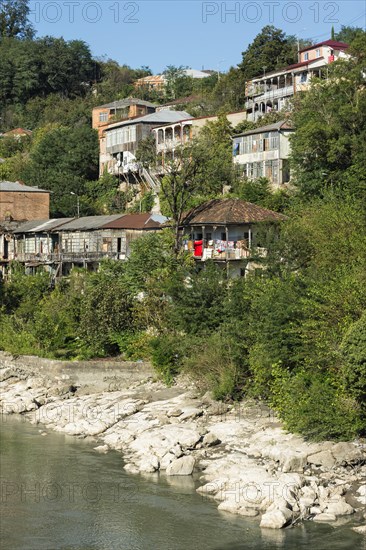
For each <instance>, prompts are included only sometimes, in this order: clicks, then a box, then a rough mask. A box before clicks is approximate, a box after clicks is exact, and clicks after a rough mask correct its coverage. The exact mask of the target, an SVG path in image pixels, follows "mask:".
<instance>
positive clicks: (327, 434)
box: [270, 365, 363, 441]
mask: <svg viewBox="0 0 366 550" xmlns="http://www.w3.org/2000/svg"><path fill="white" fill-rule="evenodd" d="M272 373H273V377H274V381H273V385H272V395H271V398H270V402H271V405H272V406H273V407H274V409H275V410H277V411H278V413H279V415H280V417H281V418H282V420H284V422H285V426H286V428H287V429H288V430H290V431H293V432H298V433H301V434H302V435H304V436H306V437H308V438H309V439H311V440H314V441H320V440H323V439H336V440H344V439H353V438H354V437H356V436H357V435H358V434H359V433H360V431H361V430H362V427H363V422H362V418H361V411H360V407H359V406H358V405H357V403H356V401H355V400H354V399H352V398H351V397H350V396H349V395H348V394H346V393H344V392H342V391H341V390H340V389H339V382H338V381H337V380H336V379H335V378H332V377H331V376H330V375H329V373H328V374H325V373H323V372H321V371H316V370H311V371H308V372H307V371H305V370H301V371H299V372H297V373H296V374H291V373H290V372H289V371H288V370H287V369H285V368H283V367H282V366H281V365H274V366H273V370H272Z"/></svg>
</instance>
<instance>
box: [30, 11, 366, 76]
mask: <svg viewBox="0 0 366 550" xmlns="http://www.w3.org/2000/svg"><path fill="white" fill-rule="evenodd" d="M30 7H31V10H32V13H31V15H30V19H31V21H32V23H33V24H34V26H35V28H36V30H37V32H38V36H44V35H52V36H63V37H64V38H65V39H66V40H72V39H81V40H84V41H85V42H87V43H88V44H89V46H90V47H91V50H92V53H93V55H95V56H96V57H102V56H105V57H107V58H111V59H115V60H116V61H118V62H119V63H120V64H127V65H130V66H131V67H133V68H137V67H141V66H142V65H148V66H149V67H150V68H151V69H152V71H153V72H154V74H156V73H159V72H161V71H162V70H163V69H164V68H165V67H166V66H167V65H176V66H179V65H184V66H188V67H192V68H195V69H202V67H204V68H205V69H214V70H220V71H225V70H227V69H228V68H229V67H230V66H231V65H236V64H237V63H239V62H240V60H241V52H242V51H243V50H244V49H246V47H247V46H248V44H249V43H250V42H251V41H252V40H253V39H254V37H255V36H256V35H257V34H258V33H259V32H260V30H261V29H262V28H263V27H264V26H265V25H268V24H273V25H275V26H276V27H279V28H281V29H283V30H284V31H285V32H286V33H288V34H296V35H297V36H299V37H301V38H308V37H310V38H313V39H314V40H315V41H317V42H318V41H319V42H320V41H322V40H327V39H328V38H330V32H331V27H332V25H334V27H335V30H336V31H337V30H338V29H339V28H340V27H341V25H351V26H359V27H365V26H366V18H365V0H337V1H334V2H333V1H330V0H326V1H325V0H311V1H307V0H297V1H291V0H289V1H287V0H255V1H251V0H246V1H227V2H224V1H222V0H220V1H201V0H184V1H182V0H176V1H172V0H165V1H164V0H133V1H129V0H96V1H93V0H31V1H30Z"/></svg>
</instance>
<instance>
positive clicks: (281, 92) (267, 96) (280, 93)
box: [245, 86, 294, 109]
mask: <svg viewBox="0 0 366 550" xmlns="http://www.w3.org/2000/svg"><path fill="white" fill-rule="evenodd" d="M252 95H253V96H254V97H255V99H248V100H247V101H246V102H245V108H246V109H249V108H251V107H252V106H253V105H254V104H255V103H259V102H261V101H268V100H271V99H278V98H282V97H291V96H292V95H294V87H293V86H286V87H284V88H272V90H267V91H264V90H257V91H256V93H254V94H252Z"/></svg>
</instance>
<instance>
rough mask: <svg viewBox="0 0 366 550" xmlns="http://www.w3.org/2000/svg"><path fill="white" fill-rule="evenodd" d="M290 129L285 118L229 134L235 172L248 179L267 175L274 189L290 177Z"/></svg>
mask: <svg viewBox="0 0 366 550" xmlns="http://www.w3.org/2000/svg"><path fill="white" fill-rule="evenodd" d="M293 132H294V129H293V128H292V127H291V126H290V125H289V124H288V123H287V122H285V121H281V122H276V123H275V124H270V125H268V126H262V127H260V128H256V129H255V130H249V131H247V132H243V133H242V134H239V135H237V136H234V137H233V159H234V165H235V167H236V169H237V174H238V175H239V176H241V177H246V178H248V179H251V180H253V179H257V178H261V177H265V178H267V179H268V180H269V181H270V183H271V184H272V186H273V188H274V189H276V188H277V189H278V188H280V187H281V186H282V185H283V184H285V183H288V182H289V180H290V169H289V162H288V158H289V155H290V141H289V138H290V136H291V134H292V133H293Z"/></svg>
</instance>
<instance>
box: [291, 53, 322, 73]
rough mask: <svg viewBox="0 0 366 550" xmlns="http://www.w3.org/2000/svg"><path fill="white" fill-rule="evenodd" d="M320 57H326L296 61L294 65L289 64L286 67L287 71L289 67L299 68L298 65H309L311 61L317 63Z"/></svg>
mask: <svg viewBox="0 0 366 550" xmlns="http://www.w3.org/2000/svg"><path fill="white" fill-rule="evenodd" d="M319 59H324V57H323V56H321V57H317V58H316V59H309V60H308V61H301V63H294V64H293V65H289V66H288V67H286V69H285V70H286V71H287V70H288V69H297V68H298V67H304V66H305V65H309V64H310V63H315V61H319Z"/></svg>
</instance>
